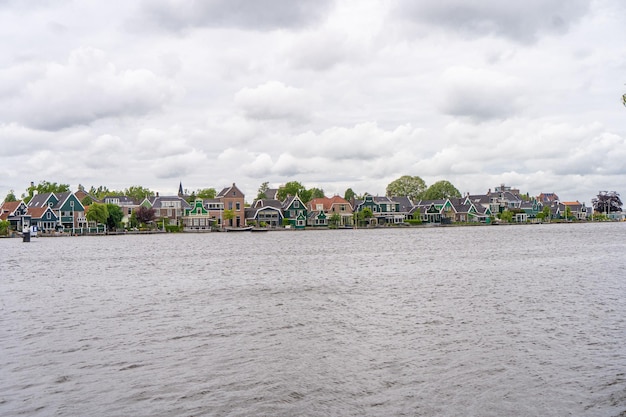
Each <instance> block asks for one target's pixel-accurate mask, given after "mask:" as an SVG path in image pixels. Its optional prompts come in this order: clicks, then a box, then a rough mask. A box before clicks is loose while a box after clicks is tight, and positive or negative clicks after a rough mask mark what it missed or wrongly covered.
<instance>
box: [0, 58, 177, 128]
mask: <svg viewBox="0 0 626 417" xmlns="http://www.w3.org/2000/svg"><path fill="white" fill-rule="evenodd" d="M22 82H23V84H22V85H21V86H20V88H19V90H18V91H16V93H17V94H16V96H15V97H12V98H9V99H7V101H8V103H6V104H7V105H9V104H11V105H12V106H11V108H12V111H9V117H13V118H14V119H15V120H18V121H19V122H20V123H23V124H24V125H26V126H30V127H32V128H36V129H43V130H60V129H63V128H67V127H72V126H75V125H82V124H89V123H92V122H94V121H96V120H98V119H101V118H109V117H127V116H128V117H137V116H141V115H143V114H146V113H149V112H151V111H155V110H159V109H160V108H161V107H162V106H163V105H164V104H165V103H167V102H168V101H169V100H170V99H171V98H172V97H173V96H174V93H175V89H174V88H173V86H172V85H171V84H169V83H168V82H167V81H166V80H165V79H161V78H159V77H157V76H156V75H155V74H154V73H152V72H151V71H149V70H145V69H137V70H119V69H117V68H116V67H115V65H113V64H112V63H111V62H110V61H108V60H107V58H106V55H105V53H104V52H103V51H100V50H98V49H93V48H81V49H77V50H74V51H72V53H71V54H70V57H69V60H68V62H67V63H66V64H59V63H56V62H49V63H46V64H45V66H44V67H43V71H41V73H40V74H39V76H38V77H33V78H32V79H29V80H22ZM5 117H6V116H5Z"/></svg>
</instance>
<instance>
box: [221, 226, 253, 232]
mask: <svg viewBox="0 0 626 417" xmlns="http://www.w3.org/2000/svg"><path fill="white" fill-rule="evenodd" d="M250 230H252V226H247V227H225V228H224V231H226V232H249V231H250Z"/></svg>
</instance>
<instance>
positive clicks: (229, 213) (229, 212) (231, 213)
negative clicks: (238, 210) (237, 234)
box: [222, 209, 235, 226]
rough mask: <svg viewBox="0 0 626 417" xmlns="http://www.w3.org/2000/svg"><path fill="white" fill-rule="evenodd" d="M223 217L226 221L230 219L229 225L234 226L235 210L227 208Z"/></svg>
mask: <svg viewBox="0 0 626 417" xmlns="http://www.w3.org/2000/svg"><path fill="white" fill-rule="evenodd" d="M222 217H223V219H224V223H226V221H227V220H228V225H229V226H232V225H233V219H234V218H235V211H234V210H229V209H226V210H224V212H223V213H222Z"/></svg>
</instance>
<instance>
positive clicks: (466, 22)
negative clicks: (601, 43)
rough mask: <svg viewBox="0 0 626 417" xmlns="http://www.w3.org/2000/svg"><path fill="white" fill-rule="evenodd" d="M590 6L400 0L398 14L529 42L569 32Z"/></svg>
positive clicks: (582, 0) (558, 0)
mask: <svg viewBox="0 0 626 417" xmlns="http://www.w3.org/2000/svg"><path fill="white" fill-rule="evenodd" d="M589 5H590V1H589V0H527V1H525V2H520V1H513V2H511V1H502V0H483V1H467V0H424V1H412V0H399V1H398V3H397V9H396V13H397V14H398V15H399V16H404V17H405V18H407V19H409V20H410V21H412V22H415V23H419V24H426V25H435V26H440V27H444V28H447V29H450V30H453V31H455V32H459V33H461V34H463V35H468V36H471V37H476V36H486V35H499V36H504V37H507V38H510V39H513V40H516V41H518V42H524V43H527V42H533V41H535V40H536V39H537V38H538V37H539V36H540V35H541V34H544V33H563V32H565V31H567V29H568V27H569V26H570V24H572V23H573V22H576V21H577V20H578V19H580V18H581V17H582V16H583V15H585V14H586V13H587V11H588V8H589Z"/></svg>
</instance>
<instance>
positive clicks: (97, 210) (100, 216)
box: [87, 203, 109, 224]
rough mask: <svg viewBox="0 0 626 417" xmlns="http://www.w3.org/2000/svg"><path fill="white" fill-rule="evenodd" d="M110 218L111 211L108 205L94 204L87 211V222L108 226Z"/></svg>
mask: <svg viewBox="0 0 626 417" xmlns="http://www.w3.org/2000/svg"><path fill="white" fill-rule="evenodd" d="M108 217H109V210H108V209H107V205H106V204H101V203H93V204H92V205H90V206H89V210H88V211H87V220H89V221H90V222H96V224H106V223H107V218H108Z"/></svg>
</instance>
